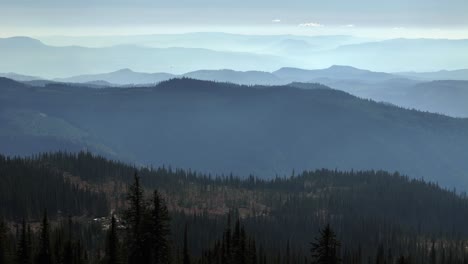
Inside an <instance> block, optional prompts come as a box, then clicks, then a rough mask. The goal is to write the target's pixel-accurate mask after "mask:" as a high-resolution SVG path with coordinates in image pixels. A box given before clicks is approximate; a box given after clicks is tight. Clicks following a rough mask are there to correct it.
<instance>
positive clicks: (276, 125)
mask: <svg viewBox="0 0 468 264" xmlns="http://www.w3.org/2000/svg"><path fill="white" fill-rule="evenodd" d="M13 83H14V82H13ZM0 91H1V92H0V94H1V95H2V96H1V97H0V106H1V108H0V130H1V131H2V135H0V145H1V146H2V151H4V153H8V154H21V155H24V154H28V153H38V152H47V151H55V150H57V149H65V150H69V151H78V150H80V149H84V148H86V149H90V150H92V151H93V152H97V153H101V154H105V155H106V156H107V157H112V158H119V159H121V160H126V161H131V162H136V163H138V164H171V165H173V166H177V167H181V168H193V169H195V170H198V171H213V172H218V173H230V172H234V173H236V174H241V175H247V174H248V173H252V172H253V173H255V175H257V176H261V177H264V178H272V177H274V176H275V174H279V175H286V174H288V173H289V172H290V170H291V169H292V168H295V169H297V170H303V169H318V168H340V169H343V170H350V169H352V168H355V169H372V168H374V169H385V170H390V171H394V170H397V171H400V172H402V173H404V174H407V175H410V176H412V177H417V178H420V177H425V178H426V179H429V180H431V181H437V182H440V183H441V184H443V185H444V186H457V187H458V186H459V187H458V188H460V187H461V188H463V189H464V190H467V189H468V180H467V177H463V176H464V175H466V171H467V170H468V163H467V162H466V149H468V141H467V140H466V138H468V121H467V120H466V119H455V118H449V117H446V116H442V115H437V114H430V113H423V112H418V111H412V110H406V109H402V108H398V107H395V106H391V105H388V104H382V103H376V102H372V101H369V100H363V99H359V98H357V97H353V96H351V95H349V94H346V93H344V92H341V91H336V90H332V89H297V88H292V87H290V86H275V87H265V86H254V87H249V86H238V85H234V84H225V83H215V82H208V81H199V80H191V79H176V80H171V81H167V82H162V83H160V84H158V85H156V86H153V87H140V88H125V89H90V88H85V87H74V86H68V85H65V84H56V85H51V86H48V87H47V88H43V87H30V86H26V85H19V87H17V85H15V84H12V82H11V81H7V80H2V82H0ZM297 128H300V129H297ZM201 150H203V151H201ZM90 167H91V168H95V167H94V166H90ZM50 210H51V214H52V213H53V211H52V208H51V209H50Z"/></svg>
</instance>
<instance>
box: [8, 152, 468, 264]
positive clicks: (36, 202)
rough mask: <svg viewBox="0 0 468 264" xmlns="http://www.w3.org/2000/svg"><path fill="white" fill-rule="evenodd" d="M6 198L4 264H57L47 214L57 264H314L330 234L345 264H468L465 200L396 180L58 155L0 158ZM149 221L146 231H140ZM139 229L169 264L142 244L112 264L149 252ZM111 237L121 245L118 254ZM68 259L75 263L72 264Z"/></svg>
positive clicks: (380, 174) (368, 174) (393, 176)
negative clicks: (46, 246)
mask: <svg viewBox="0 0 468 264" xmlns="http://www.w3.org/2000/svg"><path fill="white" fill-rule="evenodd" d="M137 179H138V182H139V183H138V185H139V186H140V187H138V188H136V190H137V191H135V181H136V180H137ZM0 188H1V190H0V204H1V207H0V208H1V211H0V212H1V218H2V219H3V221H2V223H3V224H2V228H1V229H2V232H0V233H1V234H0V247H1V249H2V253H3V255H2V256H0V263H18V258H17V257H18V254H19V255H21V254H23V253H21V252H27V253H28V254H29V255H28V256H29V257H28V258H29V260H30V262H20V263H32V262H34V263H51V262H37V261H38V259H37V258H36V257H37V255H38V254H40V252H41V250H40V249H41V243H43V242H41V241H43V240H44V237H43V232H42V231H43V230H44V227H43V226H44V218H46V217H44V210H47V222H48V223H49V224H48V228H47V230H48V238H47V239H48V240H49V241H50V247H51V256H50V258H51V261H53V262H54V263H125V262H127V261H128V262H129V263H166V262H167V261H170V262H171V263H186V262H185V261H186V258H189V259H190V261H191V262H193V263H309V262H310V261H312V256H313V254H310V249H311V245H310V243H311V242H313V241H315V240H314V238H316V237H318V236H319V233H318V231H319V230H320V229H322V228H324V229H322V233H326V234H329V235H330V234H331V233H330V232H328V231H327V232H328V233H327V232H325V231H326V228H325V227H326V226H327V225H329V227H330V228H331V229H332V232H334V233H333V234H335V235H336V240H337V241H339V244H340V247H339V248H337V249H336V252H337V256H339V259H341V260H342V262H343V263H396V262H397V261H404V262H402V263H466V261H467V260H468V258H467V257H466V253H467V252H466V249H465V248H466V241H467V238H468V227H467V225H466V224H465V223H466V219H468V199H467V198H466V197H465V195H464V194H459V193H456V192H455V191H453V190H446V189H443V188H441V187H439V186H438V185H437V184H433V183H430V182H426V181H424V180H415V179H409V178H408V177H406V176H402V175H400V174H398V173H388V172H384V171H348V172H346V171H338V170H327V169H321V170H315V171H304V172H297V173H296V172H291V175H290V176H289V177H277V178H273V179H271V180H264V179H259V178H256V177H255V176H248V177H242V178H241V177H238V176H236V175H230V174H228V175H209V174H203V173H198V172H195V171H191V170H182V169H173V168H169V167H160V168H147V167H144V168H141V167H135V166H131V165H127V164H125V163H122V162H118V161H112V160H108V159H105V158H103V157H100V156H95V155H92V154H91V153H88V152H80V153H76V154H70V153H65V152H57V153H45V154H41V155H37V156H34V157H29V158H15V157H7V156H0ZM155 191H156V192H155ZM135 193H139V194H138V195H139V196H138V197H139V198H138V199H136V200H138V201H139V202H138V203H141V204H140V205H139V206H137V207H138V208H140V209H138V210H135V208H136V207H135V199H133V200H132V198H131V197H132V194H133V197H135V196H134V195H135ZM132 208H133V211H132ZM155 208H156V209H155ZM165 208H167V209H165ZM137 211H138V212H140V213H137ZM132 212H133V213H132ZM139 214H141V216H139V217H137V218H138V219H140V220H138V221H142V222H141V224H138V226H139V227H135V225H136V224H135V223H136V222H133V225H134V227H133V229H132V228H131V226H132V224H131V223H132V222H131V221H135V219H136V218H135V216H136V215H139ZM132 215H133V216H132ZM165 215H166V216H165ZM112 216H114V217H112ZM23 219H24V220H23ZM131 219H133V220H131ZM151 219H153V220H151ZM154 219H162V220H161V221H162V222H157V224H155V223H156V222H154ZM23 221H24V224H23ZM41 222H42V224H41ZM155 225H156V226H159V227H158V228H155V227H154V226H155ZM70 230H72V231H70ZM112 230H114V233H113V234H112V232H111V231H112ZM129 230H130V231H131V230H139V231H138V232H140V231H141V232H142V233H141V234H140V235H142V236H145V237H146V236H148V238H147V239H150V240H147V241H153V242H148V243H144V245H140V246H141V247H143V248H146V247H147V246H148V245H150V247H157V248H160V247H163V248H165V251H164V252H160V251H157V250H156V251H157V252H160V253H158V254H159V255H161V254H162V255H165V256H166V257H165V258H164V259H165V260H164V261H162V262H154V261H156V260H154V258H155V255H154V256H153V253H154V252H156V251H155V249H141V250H142V251H141V252H140V251H138V250H139V249H137V248H139V246H138V245H134V246H135V247H136V249H135V250H136V252H137V253H138V252H140V253H141V254H140V253H138V254H137V253H135V254H137V255H135V256H134V257H135V258H140V257H141V258H143V259H144V260H140V261H138V262H135V260H133V261H132V260H131V254H130V253H131V252H128V251H126V250H123V249H120V250H118V252H120V253H122V254H121V255H119V256H118V261H117V262H115V260H114V261H110V260H109V258H111V256H109V254H110V253H109V252H110V251H112V250H111V248H114V251H115V250H116V249H115V248H116V247H118V246H120V247H122V245H126V246H125V248H127V249H130V248H131V247H127V246H128V245H131V241H143V240H141V239H133V240H132V239H131V237H132V236H135V235H137V234H136V233H131V232H136V231H131V232H130V231H129ZM151 230H152V231H151ZM154 230H166V231H164V232H162V233H163V234H164V237H165V238H164V239H162V240H164V241H165V242H164V243H163V244H161V245H159V244H158V242H157V241H159V240H161V239H157V241H156V240H154V239H153V240H151V236H152V235H151V234H153V235H154V234H161V233H157V232H156V231H154ZM329 231H330V230H329ZM129 232H130V233H129ZM155 232H156V233H155ZM158 232H159V231H158ZM23 233H24V237H23ZM184 233H185V235H184ZM109 237H114V242H115V241H117V242H115V244H113V246H112V247H110V245H109ZM184 237H185V238H184ZM23 238H24V239H25V240H24V241H23ZM129 239H130V240H129ZM319 240H320V239H319ZM28 241H29V242H28ZM327 241H328V240H327ZM184 242H185V243H184ZM25 245H27V248H28V250H26V251H25V250H24V249H22V248H23V247H25ZM151 245H152V246H151ZM158 245H159V246H158ZM231 245H235V246H233V247H232V248H231ZM67 247H68V249H67ZM226 247H229V248H231V249H229V250H228V249H227V248H226ZM184 249H185V250H184ZM145 250H146V251H145ZM67 252H68V253H67ZM144 252H153V253H144ZM223 252H224V253H223ZM69 254H71V256H73V259H74V260H73V262H64V259H65V257H67V258H70V256H68V255H69ZM139 254H140V255H139ZM236 254H237V255H236ZM159 255H158V256H159ZM184 256H185V257H184ZM234 256H237V257H234ZM114 257H115V256H114ZM114 257H112V258H111V259H114ZM1 258H3V259H4V261H7V262H1V261H2V260H1ZM223 258H224V260H223ZM236 258H237V260H235V259H236ZM151 259H153V260H151ZM158 259H159V257H158ZM226 259H230V261H233V262H227V260H226ZM148 261H149V262H148ZM152 261H153V262H152ZM319 263H320V262H319ZM399 263H400V262H399Z"/></svg>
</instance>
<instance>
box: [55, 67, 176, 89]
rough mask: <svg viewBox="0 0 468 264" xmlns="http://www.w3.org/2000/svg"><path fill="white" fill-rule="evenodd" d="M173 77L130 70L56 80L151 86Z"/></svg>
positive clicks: (58, 79)
mask: <svg viewBox="0 0 468 264" xmlns="http://www.w3.org/2000/svg"><path fill="white" fill-rule="evenodd" d="M174 76H175V75H173V74H169V73H143V72H134V71H132V70H130V69H121V70H118V71H115V72H110V73H102V74H87V75H79V76H74V77H68V78H57V79H55V81H58V82H72V83H89V82H96V81H105V82H108V83H110V84H116V85H130V84H153V83H158V82H161V81H165V80H168V79H170V78H173V77H174Z"/></svg>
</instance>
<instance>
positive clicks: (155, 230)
mask: <svg viewBox="0 0 468 264" xmlns="http://www.w3.org/2000/svg"><path fill="white" fill-rule="evenodd" d="M152 204H153V207H152V210H151V242H152V254H153V257H152V263H154V264H161V263H164V264H165V263H168V262H169V241H168V236H169V233H170V231H169V221H170V219H169V211H168V209H167V206H166V205H165V203H164V201H163V199H162V198H161V196H160V195H159V193H158V191H156V190H155V191H154V192H153V199H152Z"/></svg>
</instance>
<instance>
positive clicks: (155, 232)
mask: <svg viewBox="0 0 468 264" xmlns="http://www.w3.org/2000/svg"><path fill="white" fill-rule="evenodd" d="M127 200H128V204H129V206H128V209H127V210H126V211H125V219H126V224H127V237H126V245H127V246H128V253H127V254H128V262H129V263H151V264H160V263H163V264H166V263H169V260H170V258H169V255H170V254H169V240H168V236H169V234H170V232H169V213H168V210H167V207H166V205H165V203H164V201H163V199H162V198H161V196H160V195H159V193H158V192H157V191H154V192H153V197H152V199H151V201H150V202H148V201H146V200H145V197H144V190H143V187H142V186H141V184H140V177H139V176H138V175H137V174H136V173H135V176H134V182H133V184H131V185H130V186H129V191H128V195H127Z"/></svg>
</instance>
